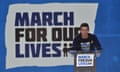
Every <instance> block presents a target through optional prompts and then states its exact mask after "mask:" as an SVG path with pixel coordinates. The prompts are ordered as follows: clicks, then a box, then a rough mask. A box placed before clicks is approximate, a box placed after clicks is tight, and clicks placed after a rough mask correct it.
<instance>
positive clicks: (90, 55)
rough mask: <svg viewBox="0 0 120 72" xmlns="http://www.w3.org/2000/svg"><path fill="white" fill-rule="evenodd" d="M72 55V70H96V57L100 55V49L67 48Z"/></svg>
mask: <svg viewBox="0 0 120 72" xmlns="http://www.w3.org/2000/svg"><path fill="white" fill-rule="evenodd" d="M67 50H68V52H69V53H70V54H72V55H73V56H74V72H96V58H97V57H100V55H101V50H96V49H95V50H90V49H89V48H81V50H74V49H71V48H68V49H67Z"/></svg>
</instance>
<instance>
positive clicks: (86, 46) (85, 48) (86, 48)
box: [80, 42, 90, 51]
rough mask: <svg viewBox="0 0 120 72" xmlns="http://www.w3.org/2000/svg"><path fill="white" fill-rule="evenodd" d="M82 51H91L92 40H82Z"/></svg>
mask: <svg viewBox="0 0 120 72" xmlns="http://www.w3.org/2000/svg"><path fill="white" fill-rule="evenodd" d="M80 46H81V50H82V51H89V50H90V42H81V43H80Z"/></svg>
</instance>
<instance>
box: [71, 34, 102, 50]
mask: <svg viewBox="0 0 120 72" xmlns="http://www.w3.org/2000/svg"><path fill="white" fill-rule="evenodd" d="M83 48H89V49H90V50H95V49H97V50H102V48H101V45H100V43H99V41H98V39H97V37H96V36H95V35H93V34H90V33H88V38H86V39H83V38H82V37H81V34H79V35H77V36H76V37H75V38H74V40H73V47H72V50H81V49H83Z"/></svg>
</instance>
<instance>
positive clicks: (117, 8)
mask: <svg viewBox="0 0 120 72" xmlns="http://www.w3.org/2000/svg"><path fill="white" fill-rule="evenodd" d="M50 2H61V3H63V2H66V3H78V2H83V3H93V2H98V3H99V7H98V10H97V16H96V20H95V24H96V25H95V33H96V35H97V36H98V38H99V40H100V42H101V43H102V47H103V52H102V56H101V57H100V58H98V59H97V72H119V71H120V53H119V52H120V42H119V41H120V0H0V72H73V69H74V67H73V66H72V65H71V66H57V67H19V68H14V69H9V70H5V55H6V49H5V22H6V16H7V12H8V7H9V5H10V4H15V3H34V4H41V3H50Z"/></svg>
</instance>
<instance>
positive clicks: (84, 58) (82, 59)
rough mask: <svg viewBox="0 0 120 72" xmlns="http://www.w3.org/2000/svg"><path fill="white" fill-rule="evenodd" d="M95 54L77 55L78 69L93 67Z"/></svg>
mask: <svg viewBox="0 0 120 72" xmlns="http://www.w3.org/2000/svg"><path fill="white" fill-rule="evenodd" d="M94 57H95V54H77V57H76V58H77V59H76V67H93V66H94Z"/></svg>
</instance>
